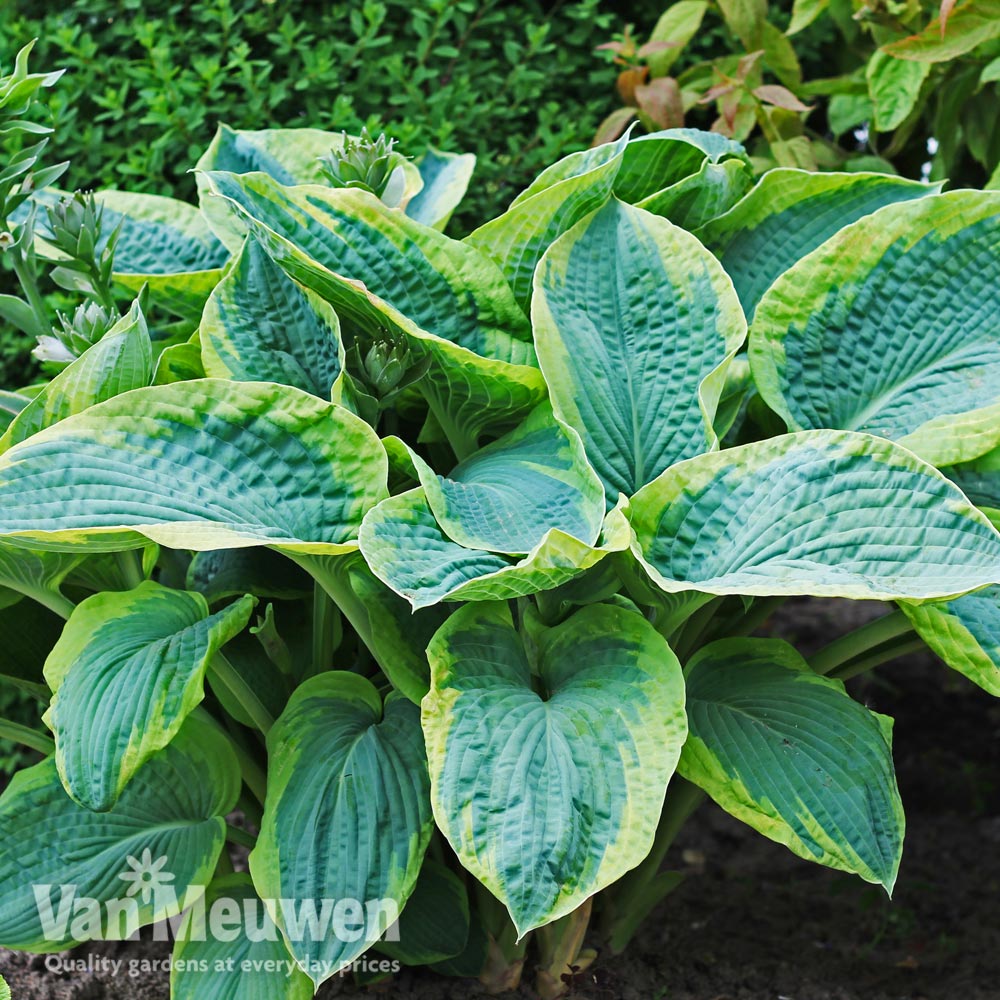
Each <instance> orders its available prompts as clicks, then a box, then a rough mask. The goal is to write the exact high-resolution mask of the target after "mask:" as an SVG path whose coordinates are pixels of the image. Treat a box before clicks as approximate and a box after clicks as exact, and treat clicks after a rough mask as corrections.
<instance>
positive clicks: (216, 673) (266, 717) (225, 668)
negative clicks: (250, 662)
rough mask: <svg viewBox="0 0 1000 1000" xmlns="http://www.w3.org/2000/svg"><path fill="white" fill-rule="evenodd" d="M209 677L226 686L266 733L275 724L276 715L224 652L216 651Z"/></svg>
mask: <svg viewBox="0 0 1000 1000" xmlns="http://www.w3.org/2000/svg"><path fill="white" fill-rule="evenodd" d="M208 674H209V677H210V678H211V679H212V681H214V682H215V683H216V684H219V685H220V686H221V687H223V688H225V689H226V691H228V692H229V694H230V695H232V697H233V698H235V699H236V701H238V702H239V703H240V706H241V707H242V708H243V710H244V711H245V712H246V713H247V715H249V716H250V718H251V719H252V720H253V724H254V725H255V726H256V727H257V728H258V729H259V730H260V731H261V732H262V733H263V734H264V735H265V736H267V734H268V733H269V732H270V730H271V727H272V726H273V725H274V717H273V716H272V715H271V713H270V712H269V711H268V710H267V709H266V708H265V707H264V705H263V703H262V702H261V700H260V698H258V697H257V693H256V691H254V690H253V688H251V687H250V685H249V684H247V682H246V681H245V680H244V679H243V676H242V675H241V674H240V672H239V671H238V670H237V669H236V667H234V666H233V665H232V663H230V662H229V660H228V659H226V657H225V656H224V655H223V654H222V653H216V654H215V655H214V656H213V657H212V660H211V662H210V663H209V665H208Z"/></svg>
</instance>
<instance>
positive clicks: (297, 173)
mask: <svg viewBox="0 0 1000 1000" xmlns="http://www.w3.org/2000/svg"><path fill="white" fill-rule="evenodd" d="M343 145H344V140H343V136H342V134H341V133H340V132H324V131H323V130H322V129H318V128H265V129H257V130H245V129H233V128H230V127H229V126H228V125H220V126H219V127H218V129H217V130H216V133H215V135H214V136H213V138H212V141H211V143H209V146H208V149H206V150H205V152H204V153H202V155H201V158H200V159H199V160H198V162H197V164H196V165H195V170H198V171H206V170H229V171H231V172H232V173H234V174H249V173H253V172H255V171H262V172H263V173H265V174H270V176H271V177H273V178H274V179H275V180H276V181H278V183H279V184H289V185H290V184H321V183H323V170H322V163H321V162H320V161H321V158H322V157H324V156H326V154H327V153H329V152H330V151H331V150H333V149H341V148H343Z"/></svg>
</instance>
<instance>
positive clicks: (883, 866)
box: [678, 639, 904, 893]
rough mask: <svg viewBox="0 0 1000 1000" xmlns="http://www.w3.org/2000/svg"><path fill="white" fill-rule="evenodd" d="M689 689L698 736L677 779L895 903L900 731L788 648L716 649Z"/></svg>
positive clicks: (697, 664)
mask: <svg viewBox="0 0 1000 1000" xmlns="http://www.w3.org/2000/svg"><path fill="white" fill-rule="evenodd" d="M685 679H686V682H687V697H688V709H687V711H688V722H689V725H690V728H691V732H690V735H689V737H688V741H687V743H686V744H685V745H684V752H683V753H682V754H681V761H680V765H679V766H678V772H679V773H680V774H682V775H683V776H684V777H685V778H687V779H688V780H689V781H693V782H694V783H695V784H696V785H699V786H701V787H702V788H703V789H705V791H706V792H708V794H709V795H710V796H711V797H712V798H713V799H714V800H715V801H716V802H717V803H718V804H719V805H720V806H722V808H723V809H725V810H726V811H727V812H729V813H732V815H733V816H735V817H736V818H737V819H741V820H743V822H745V823H747V824H749V825H750V826H752V827H753V828H754V829H755V830H757V831H758V832H760V833H762V834H764V836H765V837H770V838H771V840H776V841H777V842H778V843H779V844H785V845H786V846H787V847H788V848H790V849H791V850H792V851H793V852H794V853H795V854H797V855H799V857H802V858H806V859H807V860H809V861H817V862H819V863H820V864H824V865H829V866H830V867H831V868H838V869H840V870H842V871H848V872H853V873H855V874H857V875H860V876H861V877H862V878H863V879H865V881H867V882H876V883H881V884H882V885H884V886H885V888H886V890H887V891H888V892H890V893H891V892H892V887H893V883H894V882H895V881H896V872H897V871H898V870H899V859H900V855H901V854H902V850H903V827H904V821H903V806H902V803H901V802H900V800H899V790H898V789H897V787H896V776H895V772H894V770H893V766H892V720H891V719H888V718H886V717H885V716H881V715H876V714H875V713H874V712H870V711H868V709H866V708H863V707H862V706H861V705H859V704H858V703H857V702H855V701H853V700H852V699H851V698H850V697H849V696H848V695H847V693H846V692H845V691H844V686H843V684H842V683H841V682H839V681H835V680H830V679H829V678H827V677H820V676H819V675H818V674H815V673H813V672H812V670H810V669H809V665H808V664H807V663H806V662H805V661H804V660H803V659H802V657H801V656H800V655H799V654H798V653H797V652H796V651H795V650H794V649H793V648H792V647H791V646H789V645H788V644H787V643H785V642H783V641H781V640H778V639H723V640H722V641H720V642H714V643H712V644H711V645H709V646H706V647H705V648H704V649H702V650H700V651H699V652H698V653H696V654H695V656H694V657H693V658H692V660H691V662H690V663H689V665H688V668H687V670H686V672H685Z"/></svg>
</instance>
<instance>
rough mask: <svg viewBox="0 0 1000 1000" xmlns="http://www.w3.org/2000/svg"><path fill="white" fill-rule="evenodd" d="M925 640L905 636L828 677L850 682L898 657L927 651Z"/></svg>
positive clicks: (837, 668)
mask: <svg viewBox="0 0 1000 1000" xmlns="http://www.w3.org/2000/svg"><path fill="white" fill-rule="evenodd" d="M926 648H927V647H926V646H925V645H924V641H923V639H915V638H913V637H912V636H909V635H904V636H902V637H900V639H897V640H895V641H893V642H888V643H885V644H884V645H883V646H880V647H878V648H877V649H873V650H872V651H871V653H870V655H868V656H862V657H860V658H859V659H856V660H848V661H847V662H846V663H842V664H840V666H839V667H836V668H835V669H834V670H831V671H830V672H829V673H828V674H827V675H826V676H827V677H833V678H836V679H837V680H841V681H849V680H850V679H851V678H852V677H857V676H858V675H859V674H864V673H867V672H868V671H869V670H874V669H875V667H878V666H881V665H882V664H883V663H888V662H889V661H890V660H895V659H896V658H897V657H900V656H906V655H908V654H909V653H919V652H920V651H921V650H923V649H926Z"/></svg>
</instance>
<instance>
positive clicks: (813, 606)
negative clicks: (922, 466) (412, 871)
mask: <svg viewBox="0 0 1000 1000" xmlns="http://www.w3.org/2000/svg"><path fill="white" fill-rule="evenodd" d="M877 610H878V608H877V606H875V607H872V606H865V605H861V606H853V605H844V604H841V603H839V602H823V603H819V602H799V603H797V604H795V605H794V606H792V607H790V608H789V609H787V610H786V611H785V612H784V613H783V615H782V618H781V620H780V621H779V622H778V623H777V624H776V625H775V630H776V631H777V632H779V633H780V634H784V635H786V636H788V637H790V638H792V637H794V638H795V639H796V640H797V642H798V645H799V646H800V648H803V650H804V651H806V652H808V651H809V650H810V649H811V648H815V647H816V645H818V644H819V642H820V641H825V640H827V639H829V638H833V637H835V636H836V635H838V634H840V633H842V632H843V631H845V630H846V629H848V628H850V627H853V626H854V625H855V624H857V623H858V620H857V619H858V616H861V618H866V617H869V616H870V615H871V614H872V613H873V612H874V611H877ZM852 617H853V618H854V619H855V620H854V621H851V620H850V619H851V618H852ZM852 686H853V693H854V694H855V696H856V697H858V698H859V699H860V700H862V701H863V702H865V703H866V704H868V705H869V706H870V707H871V708H875V709H878V710H879V711H882V712H885V713H886V714H889V715H892V716H894V717H895V718H896V735H895V757H896V766H897V772H898V778H899V784H900V789H901V792H902V797H903V802H904V804H905V806H906V808H907V835H906V848H905V851H904V855H903V864H902V868H901V870H900V874H899V880H898V883H897V886H896V892H895V896H894V898H893V900H892V901H891V902H890V901H889V900H888V899H887V898H886V896H885V893H884V892H883V891H882V890H881V889H880V888H879V887H877V886H871V885H868V884H866V883H864V882H862V881H860V880H859V879H857V878H854V877H851V876H849V875H845V874H842V873H838V872H833V871H829V870H827V869H825V868H821V867H819V866H817V865H811V864H809V863H807V862H805V861H802V860H800V859H798V858H796V857H794V856H793V855H792V854H791V853H790V852H789V851H788V850H786V849H785V848H784V847H781V846H779V845H777V844H773V843H771V842H770V841H768V840H765V839H764V838H762V837H760V836H759V835H758V834H755V833H753V832H752V831H750V830H749V829H748V828H746V827H744V826H742V825H741V824H739V823H738V822H736V821H734V820H732V819H730V818H729V817H728V816H726V815H725V814H724V813H722V812H721V811H720V810H718V809H717V808H715V807H714V806H712V805H709V806H706V807H703V808H702V810H701V811H700V812H699V813H697V814H696V815H695V817H694V819H693V820H692V821H691V822H690V823H689V825H688V827H687V828H686V829H685V831H684V832H683V834H682V836H681V838H680V840H679V842H678V844H677V845H676V846H675V848H674V850H673V854H672V856H671V859H670V860H671V861H672V863H673V865H674V866H675V867H682V868H684V869H685V871H686V872H687V878H686V880H685V882H684V883H683V884H682V885H681V887H680V888H679V889H678V890H677V891H676V892H675V893H674V894H673V895H672V896H670V897H669V898H668V899H667V900H666V901H665V902H664V904H663V905H662V906H661V907H660V908H659V909H658V910H657V911H656V912H655V913H654V914H653V917H652V918H651V920H650V921H649V922H648V924H647V926H646V927H645V928H644V929H643V930H642V931H641V932H640V934H639V935H638V937H637V938H636V940H635V941H634V942H633V943H632V945H631V946H630V948H629V949H628V950H627V951H626V952H625V953H624V954H623V955H621V956H618V957H613V956H601V957H600V958H599V960H598V962H597V963H596V966H595V967H594V969H592V970H588V972H586V973H584V974H581V975H580V976H579V977H578V981H577V982H576V983H575V984H574V989H573V996H574V997H578V998H581V1000H584V998H586V1000H1000V701H996V700H994V699H992V698H990V696H988V695H987V694H985V693H984V692H982V691H980V690H979V689H978V688H975V687H973V686H972V685H971V684H969V683H967V682H965V681H964V679H963V678H961V677H958V676H957V675H955V674H954V673H952V672H951V671H948V670H947V669H946V668H944V667H943V666H942V665H941V664H940V663H939V662H937V661H936V660H935V659H934V658H933V657H931V656H930V655H926V656H920V657H911V658H909V659H907V660H899V661H897V662H895V663H893V664H891V665H887V666H886V667H883V668H882V669H881V670H880V672H879V675H878V676H877V677H869V678H864V679H861V680H859V681H855V682H852ZM166 947H167V946H165V945H155V944H153V943H151V942H141V943H131V944H121V945H106V946H99V947H98V946H85V947H83V948H81V949H78V951H77V952H76V953H74V954H75V955H77V956H84V957H85V956H86V955H88V954H95V955H109V956H112V957H122V958H139V957H149V958H159V959H160V960H162V959H164V958H166V957H167V951H166ZM0 972H2V973H3V974H4V975H5V976H6V977H7V979H8V981H9V982H10V985H11V987H12V989H13V995H14V998H15V1000H71V998H72V1000H89V998H103V1000H166V998H167V996H168V992H169V991H168V987H167V975H166V973H159V974H147V975H141V976H139V977H137V978H130V977H128V976H127V975H120V976H118V977H109V976H100V975H97V976H87V975H84V976H73V977H70V976H66V977H62V976H60V975H57V974H53V973H50V972H47V971H46V967H45V958H44V957H34V956H26V955H12V954H10V953H8V952H0ZM360 992H361V995H367V994H366V993H365V992H364V991H360ZM378 994H380V995H382V996H389V997H399V998H402V1000H480V998H481V997H483V994H482V992H481V991H480V990H479V989H478V988H477V986H476V984H474V983H469V982H460V981H455V980H445V979H442V978H440V977H436V976H433V975H430V974H427V973H423V972H410V971H405V970H404V972H402V973H401V974H400V975H399V976H398V977H397V978H396V980H395V981H393V982H392V983H390V984H387V985H385V986H383V987H381V988H380V989H379V991H378ZM338 995H339V996H344V995H357V993H356V992H355V990H354V988H353V987H352V986H351V985H350V984H347V983H339V984H337V985H336V986H333V987H332V988H331V987H329V986H328V987H327V988H325V989H324V993H323V996H324V997H327V996H338ZM513 996H514V997H515V998H517V997H520V998H529V997H532V996H533V993H532V991H531V990H530V988H529V985H528V984H527V983H526V984H525V985H524V986H522V988H521V990H519V991H518V993H516V994H514V995H513Z"/></svg>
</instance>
